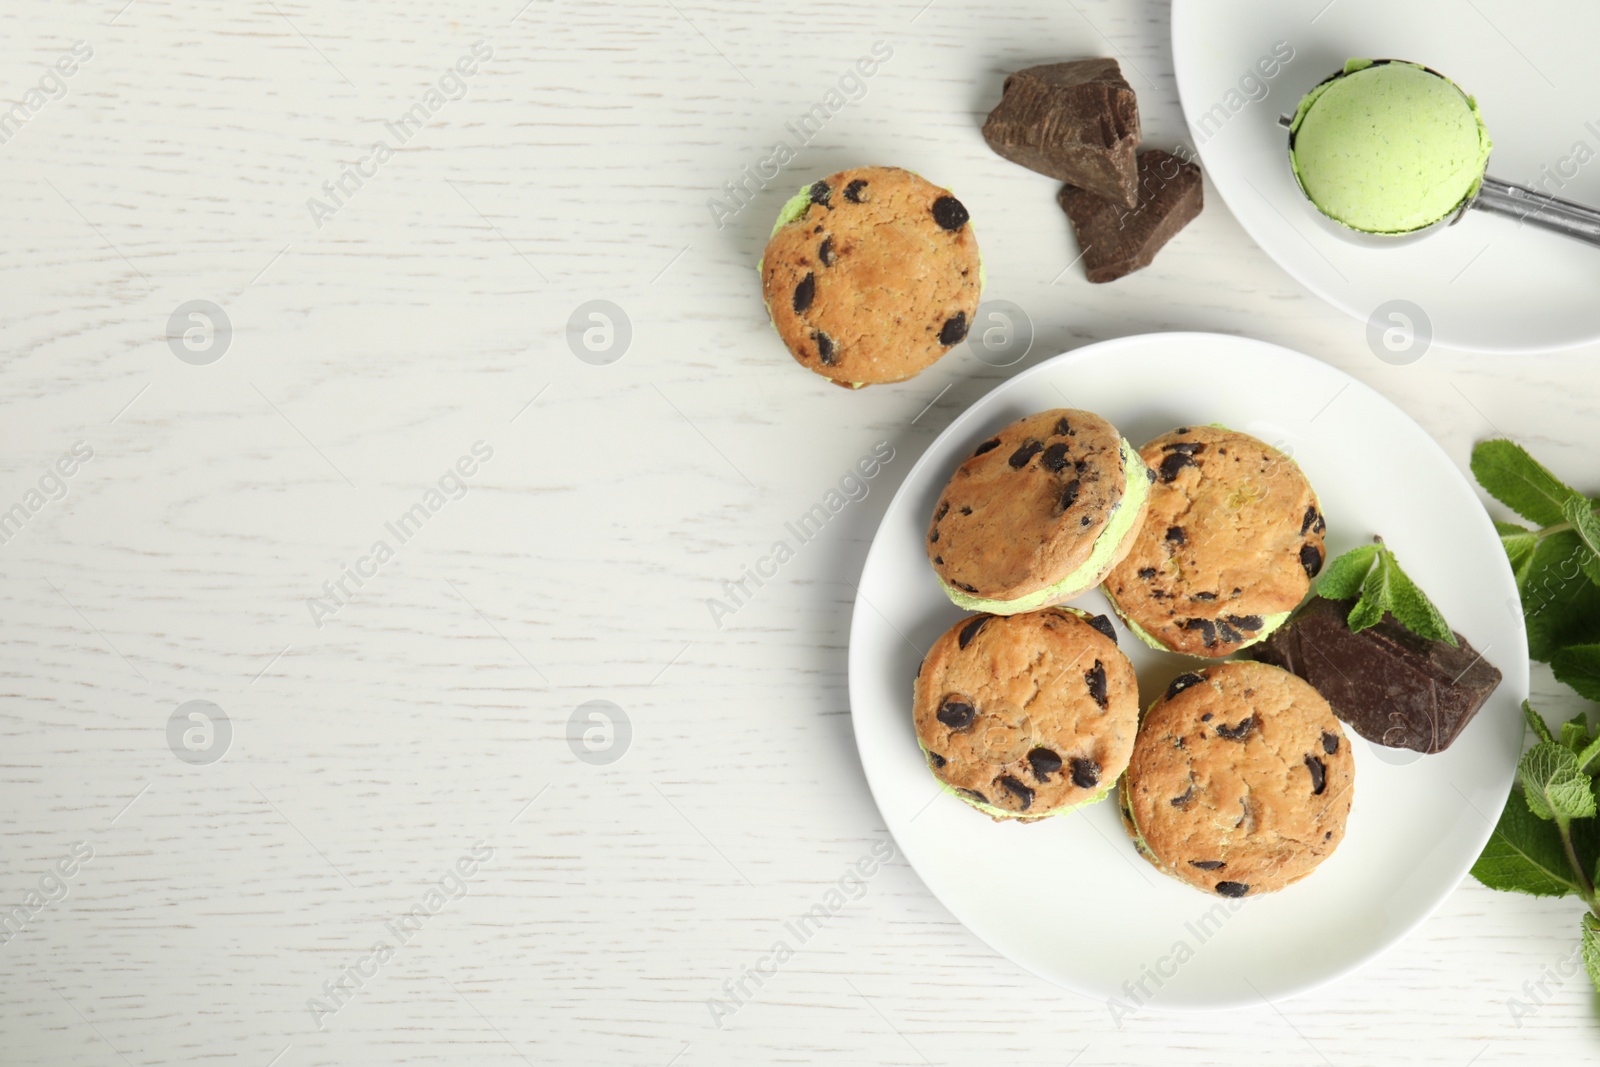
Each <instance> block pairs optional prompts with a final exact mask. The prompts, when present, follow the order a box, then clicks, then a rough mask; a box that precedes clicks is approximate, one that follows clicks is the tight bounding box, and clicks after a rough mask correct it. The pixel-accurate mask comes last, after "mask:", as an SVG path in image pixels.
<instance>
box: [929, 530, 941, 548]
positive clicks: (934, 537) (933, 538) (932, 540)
mask: <svg viewBox="0 0 1600 1067" xmlns="http://www.w3.org/2000/svg"><path fill="white" fill-rule="evenodd" d="M928 543H929V544H930V545H933V544H938V543H939V531H938V530H937V529H935V530H934V531H933V532H932V533H930V534H929V535H928Z"/></svg>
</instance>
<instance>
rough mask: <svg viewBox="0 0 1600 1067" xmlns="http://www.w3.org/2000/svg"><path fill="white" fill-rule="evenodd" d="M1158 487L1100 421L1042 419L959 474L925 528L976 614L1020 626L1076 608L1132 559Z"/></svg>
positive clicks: (964, 603)
mask: <svg viewBox="0 0 1600 1067" xmlns="http://www.w3.org/2000/svg"><path fill="white" fill-rule="evenodd" d="M1154 477H1155V475H1154V473H1153V472H1152V471H1150V470H1149V469H1147V468H1146V467H1145V465H1144V463H1143V462H1142V461H1141V460H1140V459H1139V456H1138V455H1137V454H1136V453H1135V452H1134V450H1133V446H1132V445H1130V444H1129V443H1128V442H1127V441H1125V440H1123V439H1122V436H1121V435H1120V434H1118V433H1117V431H1116V428H1115V427H1113V426H1112V425H1111V424H1110V423H1109V422H1107V421H1106V420H1105V419H1102V418H1101V417H1100V416H1098V415H1095V414H1093V413H1092V412H1088V411H1076V410H1073V409H1071V408H1058V409H1056V410H1054V411H1041V412H1040V413H1039V414H1037V415H1030V416H1028V417H1027V418H1025V419H1020V420H1018V421H1017V422H1014V423H1012V424H1011V425H1010V426H1007V427H1006V428H1005V429H1003V430H1001V431H1000V432H999V433H998V434H995V435H994V436H993V437H990V438H988V439H986V440H985V441H983V442H982V443H981V444H979V445H978V446H977V448H975V449H974V450H973V453H972V455H971V456H970V457H969V458H968V459H967V460H966V461H965V462H963V463H962V464H961V466H959V467H957V468H956V472H955V474H953V475H952V476H951V478H950V482H949V484H948V485H946V486H945V489H944V492H942V493H940V494H939V502H938V504H936V505H935V507H934V512H933V518H932V521H930V522H929V524H928V537H927V549H928V559H929V560H930V561H931V562H932V563H933V569H934V571H935V573H937V574H938V576H939V581H940V583H941V584H942V585H943V586H944V591H945V593H946V594H947V595H948V596H949V597H950V599H951V600H952V601H954V602H955V603H956V604H957V605H958V606H960V607H962V608H965V609H966V610H968V611H987V612H991V613H993V614H997V615H1011V614H1014V613H1016V612H1020V611H1032V610H1033V609H1035V608H1040V607H1044V606H1045V605H1048V604H1057V603H1060V602H1062V601H1066V600H1071V599H1072V598H1073V597H1075V596H1078V595H1079V594H1081V593H1083V592H1085V591H1086V590H1089V589H1092V588H1094V587H1095V586H1096V585H1098V584H1099V583H1100V580H1101V579H1102V578H1104V577H1105V575H1106V572H1107V571H1109V570H1110V569H1111V567H1112V566H1113V565H1114V564H1115V563H1116V562H1117V560H1119V559H1121V558H1122V556H1123V554H1124V553H1126V552H1127V551H1128V547H1129V546H1130V545H1131V544H1132V542H1133V535H1134V533H1135V532H1136V531H1137V530H1138V528H1139V526H1140V524H1141V523H1142V522H1143V521H1144V515H1145V507H1146V502H1147V500H1148V499H1149V495H1150V488H1151V485H1150V483H1151V480H1152V479H1153V478H1154Z"/></svg>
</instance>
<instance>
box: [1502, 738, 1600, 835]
mask: <svg viewBox="0 0 1600 1067" xmlns="http://www.w3.org/2000/svg"><path fill="white" fill-rule="evenodd" d="M1517 776H1518V777H1519V778H1520V779H1521V781H1522V792H1523V796H1525V797H1526V798H1527V800H1528V810H1529V811H1531V812H1533V813H1534V814H1535V815H1537V816H1538V817H1539V818H1541V819H1555V820H1557V821H1559V822H1566V821H1569V820H1571V819H1587V818H1590V817H1592V816H1593V815H1594V813H1595V803H1594V787H1593V786H1592V785H1591V784H1590V782H1589V776H1588V775H1586V774H1584V773H1583V772H1582V771H1580V770H1579V769H1578V757H1577V755H1575V754H1574V753H1572V752H1569V751H1568V750H1566V749H1564V748H1562V747H1561V746H1560V745H1558V744H1555V743H1553V742H1550V741H1541V742H1539V743H1538V744H1537V745H1534V746H1533V747H1532V748H1530V749H1528V751H1526V752H1524V753H1523V754H1522V762H1521V763H1519V764H1518V765H1517Z"/></svg>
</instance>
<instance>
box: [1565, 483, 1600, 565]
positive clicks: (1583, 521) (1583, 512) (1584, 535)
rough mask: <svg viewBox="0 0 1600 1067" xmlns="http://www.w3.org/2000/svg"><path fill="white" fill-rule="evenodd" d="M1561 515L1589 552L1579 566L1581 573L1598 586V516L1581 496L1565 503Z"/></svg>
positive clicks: (1599, 541) (1599, 537)
mask: <svg viewBox="0 0 1600 1067" xmlns="http://www.w3.org/2000/svg"><path fill="white" fill-rule="evenodd" d="M1563 513H1564V514H1565V515H1566V516H1567V521H1568V522H1570V523H1571V524H1572V529H1573V531H1574V532H1575V533H1577V535H1578V537H1579V539H1580V540H1582V541H1583V544H1584V547H1585V548H1587V549H1588V550H1589V554H1588V556H1586V557H1585V558H1584V559H1583V561H1582V562H1581V563H1580V564H1579V566H1581V567H1582V568H1583V573H1584V574H1585V575H1587V576H1588V578H1589V580H1590V581H1591V582H1593V583H1595V584H1596V585H1600V516H1597V515H1595V513H1594V509H1593V508H1592V507H1590V506H1589V501H1587V500H1585V499H1584V498H1583V497H1581V496H1575V497H1573V498H1572V499H1571V500H1569V501H1567V503H1566V507H1565V508H1564V509H1563Z"/></svg>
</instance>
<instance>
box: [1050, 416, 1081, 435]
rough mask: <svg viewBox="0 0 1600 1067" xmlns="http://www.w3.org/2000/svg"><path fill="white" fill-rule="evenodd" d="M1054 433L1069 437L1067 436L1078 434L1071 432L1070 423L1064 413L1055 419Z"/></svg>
mask: <svg viewBox="0 0 1600 1067" xmlns="http://www.w3.org/2000/svg"><path fill="white" fill-rule="evenodd" d="M1055 435H1056V436H1057V437H1069V436H1070V437H1076V436H1078V435H1077V434H1075V433H1073V432H1072V424H1071V423H1070V422H1068V421H1067V417H1066V416H1065V415H1063V416H1061V417H1060V418H1059V419H1057V420H1056V433H1055Z"/></svg>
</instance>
